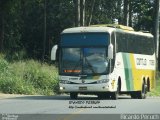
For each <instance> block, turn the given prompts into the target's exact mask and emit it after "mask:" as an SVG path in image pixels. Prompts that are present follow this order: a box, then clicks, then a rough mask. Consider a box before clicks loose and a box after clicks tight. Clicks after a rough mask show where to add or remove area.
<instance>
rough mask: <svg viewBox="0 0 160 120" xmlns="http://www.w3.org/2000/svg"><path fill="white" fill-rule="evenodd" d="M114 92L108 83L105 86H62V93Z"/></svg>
mask: <svg viewBox="0 0 160 120" xmlns="http://www.w3.org/2000/svg"><path fill="white" fill-rule="evenodd" d="M107 91H109V92H112V91H113V90H112V89H111V88H110V87H109V85H108V84H107V83H103V84H78V85H77V84H75V85H74V84H71V85H70V84H60V92H66V93H67V92H78V93H81V92H83V93H87V92H107Z"/></svg>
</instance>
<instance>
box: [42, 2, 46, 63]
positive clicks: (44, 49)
mask: <svg viewBox="0 0 160 120" xmlns="http://www.w3.org/2000/svg"><path fill="white" fill-rule="evenodd" d="M45 52H46V0H44V39H43V54H42V61H43V62H44V59H45Z"/></svg>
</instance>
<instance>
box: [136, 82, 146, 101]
mask: <svg viewBox="0 0 160 120" xmlns="http://www.w3.org/2000/svg"><path fill="white" fill-rule="evenodd" d="M146 93H147V85H146V84H145V83H143V85H142V90H141V91H138V93H137V96H138V99H145V98H146Z"/></svg>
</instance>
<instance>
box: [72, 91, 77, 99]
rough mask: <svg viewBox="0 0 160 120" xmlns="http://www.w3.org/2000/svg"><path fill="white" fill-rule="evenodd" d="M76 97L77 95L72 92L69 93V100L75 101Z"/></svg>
mask: <svg viewBox="0 0 160 120" xmlns="http://www.w3.org/2000/svg"><path fill="white" fill-rule="evenodd" d="M77 97H78V93H74V92H71V93H70V98H71V99H77Z"/></svg>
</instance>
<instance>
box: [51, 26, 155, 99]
mask: <svg viewBox="0 0 160 120" xmlns="http://www.w3.org/2000/svg"><path fill="white" fill-rule="evenodd" d="M57 48H58V55H57V57H58V64H59V65H58V68H59V86H60V91H61V92H66V93H70V98H71V99H76V98H77V96H78V94H79V93H84V94H96V95H98V97H99V98H111V99H118V94H130V95H131V98H139V99H144V98H145V97H146V93H147V92H148V91H150V90H151V89H153V88H154V86H155V72H156V71H155V69H156V59H155V49H154V40H153V36H152V35H151V34H150V33H143V32H135V31H134V30H133V29H132V28H130V27H126V26H122V25H113V26H111V25H94V26H89V27H75V28H69V29H65V30H64V31H63V32H62V33H61V40H60V42H59V44H58V45H56V46H54V47H53V48H52V52H51V59H52V60H56V53H57Z"/></svg>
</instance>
